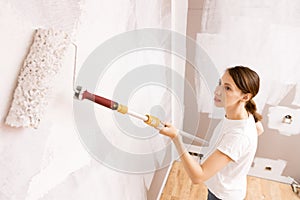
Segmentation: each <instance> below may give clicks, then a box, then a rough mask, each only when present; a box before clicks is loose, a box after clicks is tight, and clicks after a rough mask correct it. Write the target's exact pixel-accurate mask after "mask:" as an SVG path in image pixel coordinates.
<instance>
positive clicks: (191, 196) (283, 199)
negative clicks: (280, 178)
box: [160, 161, 300, 200]
mask: <svg viewBox="0 0 300 200" xmlns="http://www.w3.org/2000/svg"><path fill="white" fill-rule="evenodd" d="M206 199H207V188H206V186H205V185H204V184H198V185H193V184H192V182H191V180H190V179H189V177H188V175H187V174H186V172H185V170H184V168H183V166H182V164H181V162H179V161H175V162H174V163H173V166H172V169H171V172H170V175H169V177H168V179H167V182H166V185H165V187H164V190H163V193H162V195H161V198H160V200H206ZM260 199H263V200H300V198H299V197H298V196H297V195H296V194H295V193H293V191H292V188H291V186H290V185H288V184H283V183H278V182H275V181H269V180H265V179H261V178H257V177H251V176H248V189H247V197H246V200H260Z"/></svg>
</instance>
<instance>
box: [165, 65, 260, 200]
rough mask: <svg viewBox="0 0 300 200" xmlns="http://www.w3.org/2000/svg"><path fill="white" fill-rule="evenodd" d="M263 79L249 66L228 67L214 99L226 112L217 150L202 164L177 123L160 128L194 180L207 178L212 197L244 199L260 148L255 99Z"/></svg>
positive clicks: (194, 181) (195, 181)
mask: <svg viewBox="0 0 300 200" xmlns="http://www.w3.org/2000/svg"><path fill="white" fill-rule="evenodd" d="M259 82H260V81H259V76H258V75H257V73H256V72H254V71H253V70H251V69H249V68H247V67H243V66H236V67H233V68H228V69H227V70H226V71H225V73H224V75H223V76H222V78H221V79H220V82H219V85H218V86H217V88H216V90H215V93H214V94H215V98H214V103H215V105H216V106H218V107H224V109H225V112H226V115H225V117H224V119H223V122H222V123H223V126H222V128H221V132H220V136H219V139H218V141H217V142H216V144H215V146H214V148H213V149H214V150H213V152H212V153H211V154H210V155H209V156H208V157H207V159H206V160H205V161H204V162H203V163H202V164H201V165H199V164H198V163H197V162H196V161H195V160H194V159H192V157H191V156H190V155H189V153H188V152H187V151H186V150H185V148H184V145H183V143H182V141H181V136H180V135H179V134H177V129H176V128H175V127H174V126H172V125H171V124H166V126H165V127H164V128H163V129H161V130H160V133H161V134H163V135H166V136H169V137H170V138H171V139H172V140H173V142H174V144H175V146H176V149H177V151H178V153H179V155H180V158H181V160H182V163H183V166H184V168H185V170H186V172H187V173H188V175H189V177H190V178H191V180H192V182H193V183H195V184H197V183H201V182H205V184H206V186H207V188H208V199H209V200H211V199H228V200H241V199H244V198H245V196H246V188H247V173H248V171H249V169H250V166H251V164H252V161H253V159H254V155H255V152H256V148H257V136H258V134H260V133H261V132H262V130H260V129H262V126H261V124H258V126H257V124H256V122H259V121H260V120H261V119H262V117H261V115H260V114H258V113H257V112H256V105H255V103H254V101H253V100H252V98H253V97H254V96H255V95H256V94H257V93H258V90H259Z"/></svg>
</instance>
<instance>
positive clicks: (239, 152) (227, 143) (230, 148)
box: [217, 133, 250, 162]
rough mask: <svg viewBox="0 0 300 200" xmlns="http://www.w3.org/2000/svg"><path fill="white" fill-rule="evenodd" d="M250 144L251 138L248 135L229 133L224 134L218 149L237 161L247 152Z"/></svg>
mask: <svg viewBox="0 0 300 200" xmlns="http://www.w3.org/2000/svg"><path fill="white" fill-rule="evenodd" d="M249 145H250V142H249V138H248V137H247V136H246V135H242V134H237V133H228V134H225V135H223V137H222V139H221V141H220V143H219V145H218V146H217V149H218V150H219V151H221V152H222V153H224V154H226V155H227V156H229V157H230V158H231V159H232V160H233V161H234V162H236V161H238V160H239V159H240V158H241V157H242V156H243V155H244V154H245V152H246V151H247V149H248V148H249Z"/></svg>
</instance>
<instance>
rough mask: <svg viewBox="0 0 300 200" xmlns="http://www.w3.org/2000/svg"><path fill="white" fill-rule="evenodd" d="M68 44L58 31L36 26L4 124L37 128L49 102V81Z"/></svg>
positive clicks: (66, 36) (66, 38) (52, 77)
mask: <svg viewBox="0 0 300 200" xmlns="http://www.w3.org/2000/svg"><path fill="white" fill-rule="evenodd" d="M69 44H70V38H69V37H68V35H67V34H66V33H65V32H63V31H60V30H54V29H37V30H36V32H35V35H34V39H33V43H32V45H31V47H30V50H29V53H28V55H27V56H26V59H25V61H24V63H23V66H22V68H21V70H20V73H19V77H18V83H17V87H16V88H15V91H14V95H13V101H12V103H11V106H10V109H9V112H8V115H7V116H6V120H5V123H6V124H7V125H9V126H12V127H32V128H37V127H38V125H39V123H40V121H41V118H42V117H43V114H44V112H45V109H46V107H47V104H48V99H49V98H48V97H49V94H50V93H51V88H52V83H53V80H54V78H55V75H56V74H57V73H58V72H59V70H60V68H61V63H62V59H63V57H64V54H65V52H66V48H67V46H68V45H69Z"/></svg>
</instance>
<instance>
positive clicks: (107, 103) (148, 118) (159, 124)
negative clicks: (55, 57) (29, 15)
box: [73, 44, 209, 146]
mask: <svg viewBox="0 0 300 200" xmlns="http://www.w3.org/2000/svg"><path fill="white" fill-rule="evenodd" d="M74 46H75V65H74V73H73V90H74V99H77V100H85V99H87V100H89V101H92V102H94V103H96V104H99V105H101V106H104V107H106V108H108V109H111V110H114V111H117V112H119V113H121V114H127V115H130V116H132V117H134V118H136V119H139V120H143V121H144V122H145V123H146V124H147V125H149V126H152V127H154V128H156V129H158V130H161V129H162V128H163V127H165V123H164V122H163V121H161V120H160V119H159V118H158V117H156V116H153V115H150V114H146V115H142V114H139V113H137V112H135V111H133V110H131V109H129V108H128V107H127V106H126V105H123V104H120V103H118V102H116V101H113V100H110V99H107V98H104V97H101V96H98V95H96V94H93V93H91V92H89V91H88V90H86V89H84V88H83V87H82V86H76V87H75V73H76V55H77V46H76V45H75V44H74ZM178 133H179V134H180V135H181V136H183V137H186V138H189V139H190V140H192V141H195V142H197V143H200V144H202V146H208V144H209V143H208V142H207V141H206V140H204V139H201V138H199V137H196V136H194V135H192V134H189V133H187V132H184V131H182V130H178Z"/></svg>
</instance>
